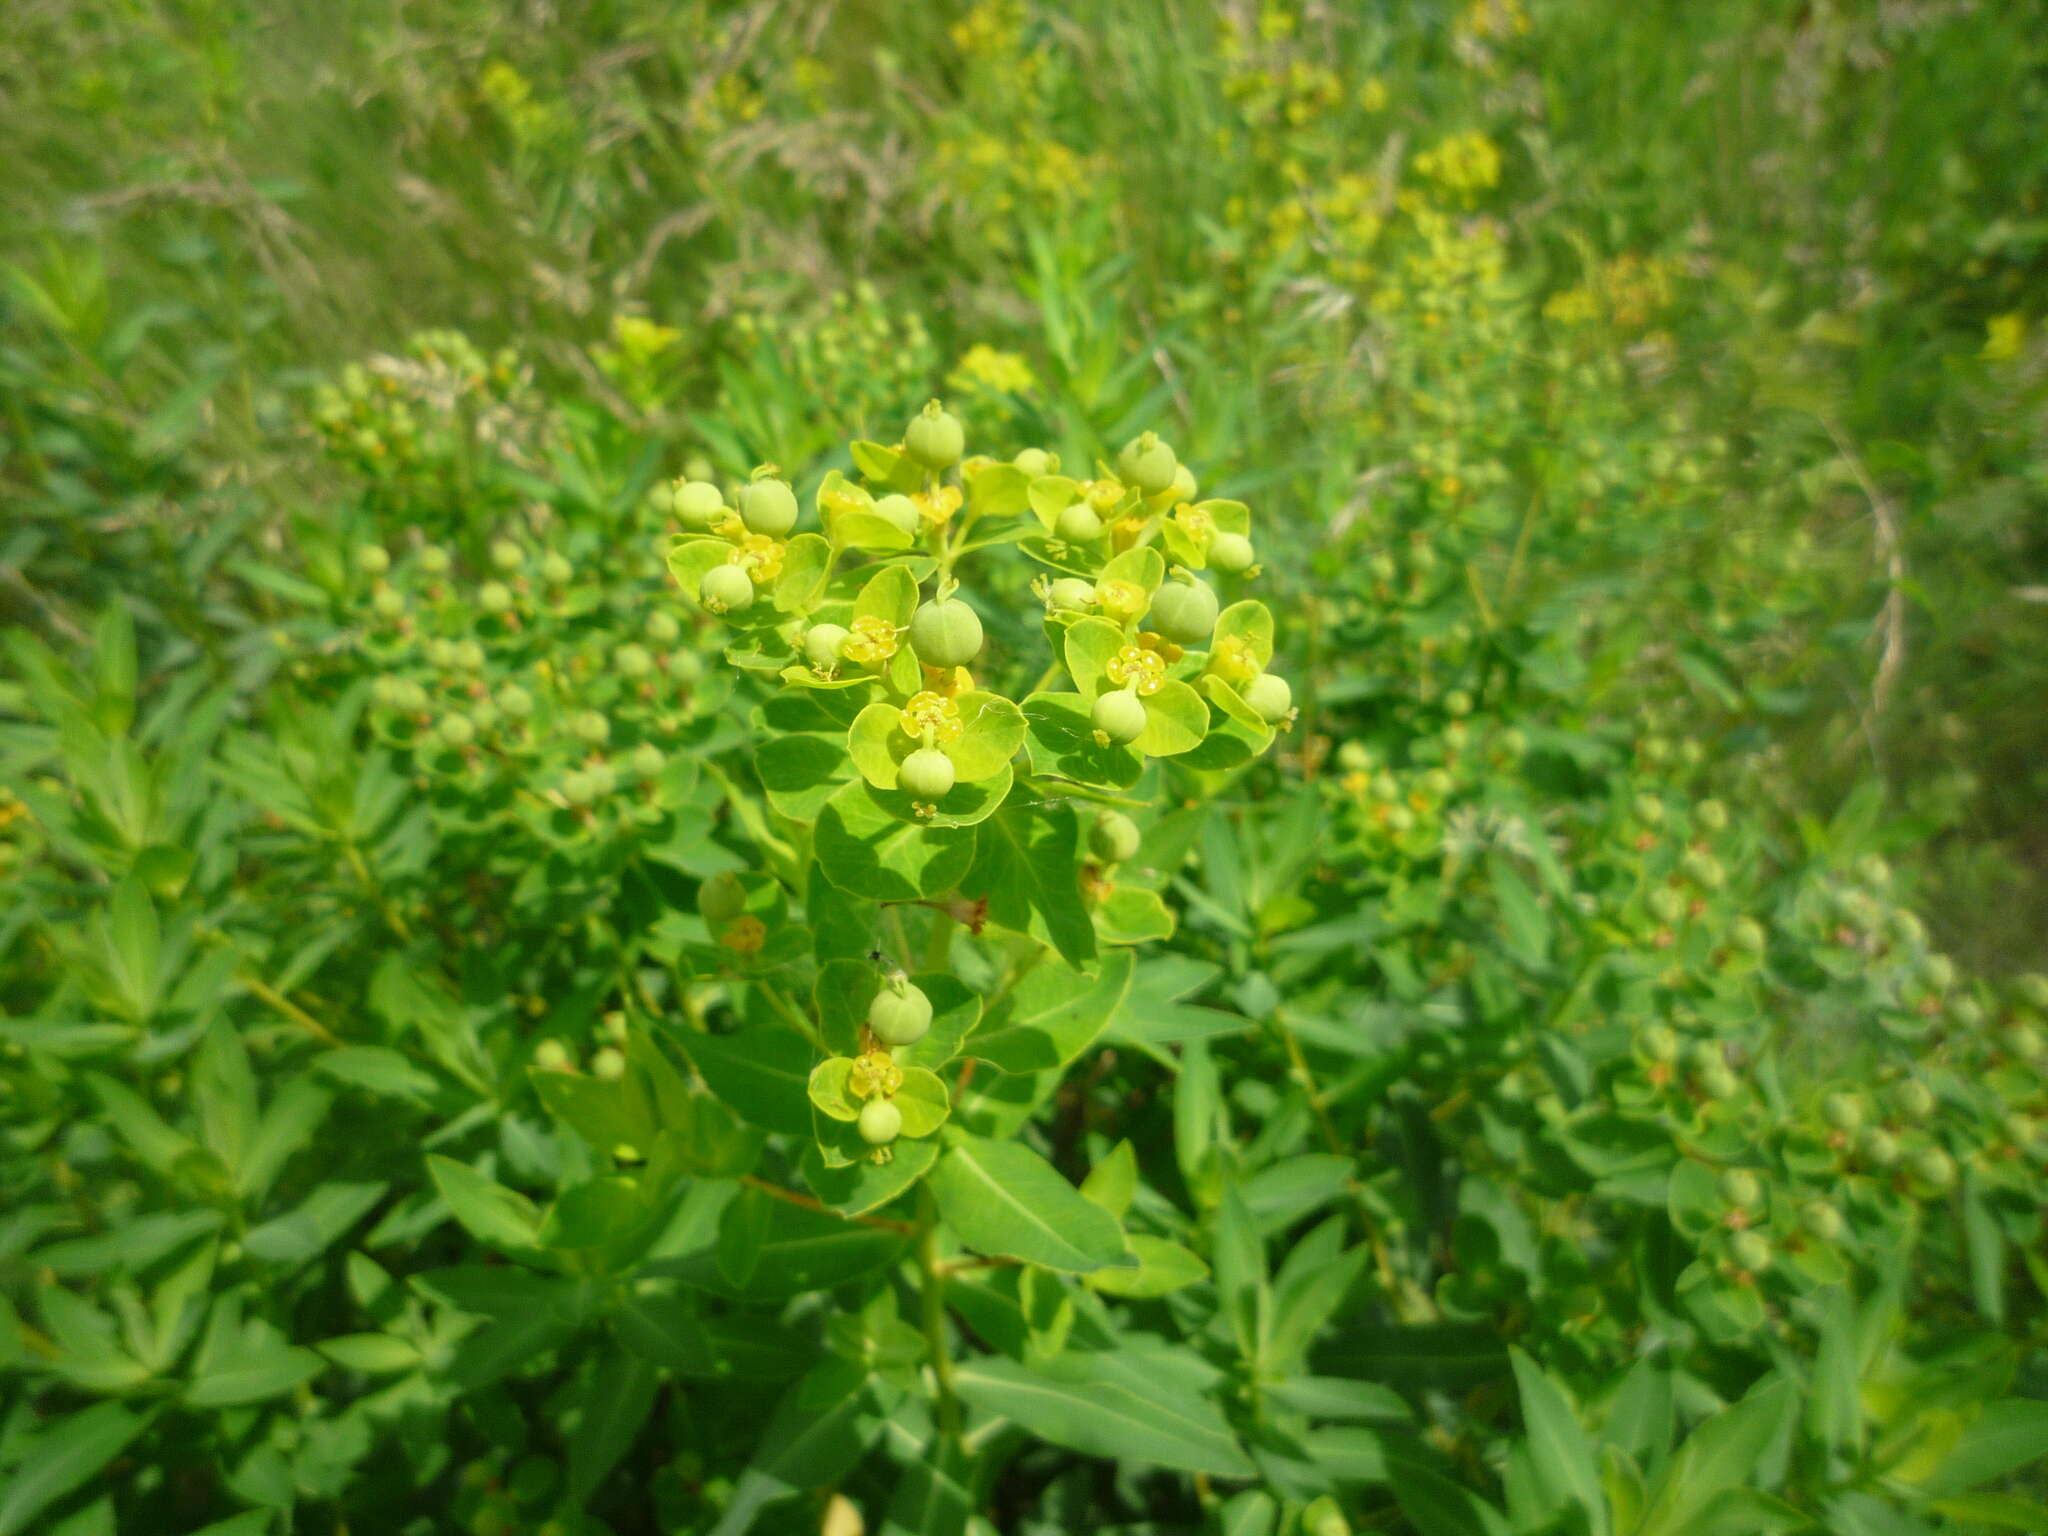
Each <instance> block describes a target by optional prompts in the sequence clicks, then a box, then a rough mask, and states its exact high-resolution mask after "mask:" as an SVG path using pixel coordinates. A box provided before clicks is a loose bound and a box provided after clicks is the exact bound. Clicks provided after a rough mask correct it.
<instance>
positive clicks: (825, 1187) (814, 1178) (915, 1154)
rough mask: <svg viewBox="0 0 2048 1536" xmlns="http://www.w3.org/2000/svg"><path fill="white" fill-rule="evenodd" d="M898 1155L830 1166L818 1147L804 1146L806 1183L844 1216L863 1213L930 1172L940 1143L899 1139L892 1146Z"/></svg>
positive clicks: (877, 1206) (878, 1205) (891, 1149)
mask: <svg viewBox="0 0 2048 1536" xmlns="http://www.w3.org/2000/svg"><path fill="white" fill-rule="evenodd" d="M889 1150H890V1151H891V1152H892V1153H894V1154H895V1155H894V1156H893V1157H891V1158H890V1159H889V1161H888V1162H886V1163H873V1162H869V1161H867V1160H866V1159H861V1160H859V1161H856V1162H851V1163H848V1164H846V1165H844V1166H843V1167H837V1168H833V1167H828V1166H827V1165H826V1163H825V1160H824V1158H823V1157H822V1156H821V1155H820V1154H819V1151H818V1149H817V1148H816V1147H815V1146H813V1147H807V1148H805V1149H804V1160H803V1175H804V1182H805V1183H806V1184H808V1185H810V1186H811V1189H812V1191H813V1192H814V1193H815V1194H816V1195H817V1197H818V1198H819V1199H820V1200H822V1201H824V1202H825V1203H826V1204H827V1205H829V1206H831V1207H832V1209H833V1210H835V1211H837V1212H839V1213H840V1214H841V1215H842V1216H864V1215H866V1214H867V1213H868V1212H869V1211H873V1210H878V1209H880V1208H881V1207H882V1206H885V1205H887V1204H888V1203H889V1202H890V1201H891V1200H894V1199H896V1198H897V1197H898V1196H899V1195H901V1194H903V1192H904V1191H905V1190H907V1189H909V1188H910V1187H911V1186H912V1185H914V1184H915V1183H916V1182H917V1181H918V1180H919V1179H921V1178H923V1177H924V1176H925V1175H926V1174H927V1173H929V1172H931V1168H932V1164H933V1163H935V1162H937V1161H938V1160H939V1144H938V1142H936V1141H933V1140H930V1139H927V1140H924V1141H910V1140H907V1139H906V1140H899V1141H898V1142H897V1143H896V1144H895V1145H894V1146H893V1147H891V1148H890V1149H889Z"/></svg>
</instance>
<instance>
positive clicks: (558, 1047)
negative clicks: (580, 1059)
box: [533, 1039, 573, 1072]
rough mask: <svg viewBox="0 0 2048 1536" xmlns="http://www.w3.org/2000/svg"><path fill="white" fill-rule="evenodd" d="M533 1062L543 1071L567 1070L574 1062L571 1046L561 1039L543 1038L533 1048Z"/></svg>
mask: <svg viewBox="0 0 2048 1536" xmlns="http://www.w3.org/2000/svg"><path fill="white" fill-rule="evenodd" d="M533 1064H534V1065H535V1066H536V1067H539V1068H540V1069H541V1071H543V1072H566V1071H568V1070H569V1068H570V1066H571V1065H572V1064H573V1063H572V1060H571V1058H570V1055H569V1048H568V1047H567V1046H566V1045H564V1044H562V1042H561V1041H559V1040H552V1039H550V1040H543V1041H541V1043H540V1044H539V1045H536V1046H535V1047H534V1048H533Z"/></svg>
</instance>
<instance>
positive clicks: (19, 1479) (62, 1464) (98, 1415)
mask: <svg viewBox="0 0 2048 1536" xmlns="http://www.w3.org/2000/svg"><path fill="white" fill-rule="evenodd" d="M148 1427H149V1419H148V1418H147V1417H146V1416H144V1415H142V1414H137V1413H130V1412H129V1411H128V1410H127V1409H126V1408H124V1407H122V1406H121V1405H120V1404H119V1403H95V1404H93V1406H92V1407H90V1408H86V1409H82V1410H80V1411H79V1412H77V1413H74V1414H71V1415H69V1416H67V1417H65V1418H62V1419H59V1420H57V1421H56V1422H55V1423H53V1424H51V1425H50V1426H49V1427H48V1428H47V1429H44V1430H41V1431H39V1432H38V1433H37V1434H36V1435H35V1437H34V1438H33V1439H32V1440H31V1441H30V1442H29V1443H28V1444H27V1445H26V1446H24V1447H22V1454H21V1456H20V1457H19V1458H18V1464H17V1465H16V1466H14V1467H13V1468H12V1469H11V1470H10V1471H9V1472H8V1474H7V1478H6V1481H5V1486H4V1488H0V1536H17V1533H18V1532H22V1531H26V1530H28V1529H29V1524H30V1522H31V1521H33V1520H34V1519H35V1518H36V1517H37V1516H38V1515H40V1514H41V1513H42V1512H43V1511H44V1510H45V1509H47V1508H49V1506H50V1505H51V1504H53V1503H55V1502H56V1501H57V1500H58V1499H61V1498H62V1497H63V1496H64V1495H65V1494H67V1493H69V1492H71V1490H72V1489H74V1488H77V1487H79V1486H81V1485H82V1484H83V1483H85V1481H86V1480H87V1479H88V1478H90V1477H92V1476H93V1475H94V1474H95V1473H97V1472H98V1471H99V1470H100V1469H101V1468H103V1467H105V1466H106V1465H107V1463H109V1462H111V1461H112V1460H113V1459H114V1458H115V1457H116V1456H118V1455H120V1454H121V1452H122V1451H124V1450H125V1449H127V1447H128V1444H129V1442H130V1441H132V1440H134V1439H135V1437H136V1436H137V1435H139V1434H141V1433H142V1432H143V1430H144V1429H146V1428H148Z"/></svg>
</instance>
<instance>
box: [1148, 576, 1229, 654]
mask: <svg viewBox="0 0 2048 1536" xmlns="http://www.w3.org/2000/svg"><path fill="white" fill-rule="evenodd" d="M1145 622H1146V623H1147V624H1148V625H1149V626H1150V627H1151V628H1153V629H1155V630H1157V631H1158V632H1159V633H1160V634H1162V635H1164V636H1165V637H1166V638H1167V639H1169V640H1171V641H1173V643H1174V644H1176V645H1200V644H1201V643H1202V642H1203V641H1205V640H1207V639H1208V638H1209V636H1210V635H1212V634H1214V633H1215V631H1216V593H1215V591H1214V590H1213V589H1212V588H1210V587H1209V586H1207V585H1206V584H1205V583H1203V582H1200V581H1195V580H1193V579H1189V580H1186V581H1169V582H1166V583H1165V584H1164V585H1162V586H1161V587H1160V589H1159V590H1158V591H1157V592H1155V593H1153V594H1152V607H1151V609H1150V610H1149V611H1148V612H1147V613H1146V615H1145Z"/></svg>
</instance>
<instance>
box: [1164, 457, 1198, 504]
mask: <svg viewBox="0 0 2048 1536" xmlns="http://www.w3.org/2000/svg"><path fill="white" fill-rule="evenodd" d="M1166 489H1167V495H1168V497H1169V498H1170V499H1171V501H1172V504H1173V505H1174V506H1179V505H1180V504H1181V503H1182V502H1184V501H1193V500H1194V499H1195V491H1196V489H1197V487H1196V485H1195V472H1194V471H1193V470H1192V469H1189V468H1188V467H1187V465H1185V464H1176V465H1175V466H1174V468H1173V484H1172V485H1170V486H1168V487H1167V488H1166Z"/></svg>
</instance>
